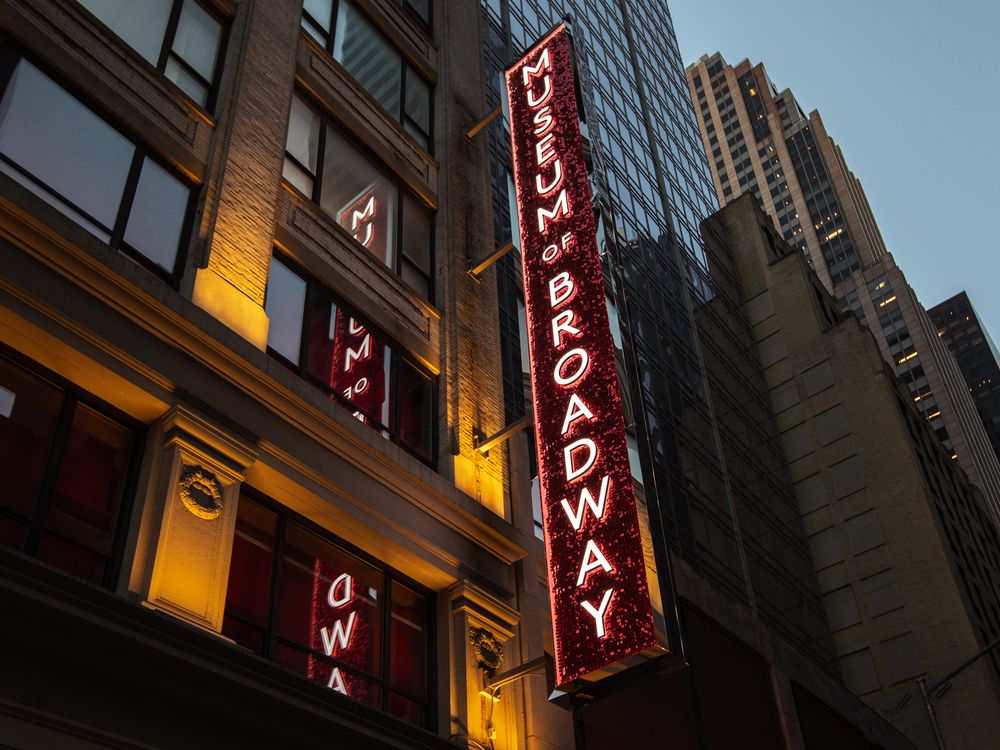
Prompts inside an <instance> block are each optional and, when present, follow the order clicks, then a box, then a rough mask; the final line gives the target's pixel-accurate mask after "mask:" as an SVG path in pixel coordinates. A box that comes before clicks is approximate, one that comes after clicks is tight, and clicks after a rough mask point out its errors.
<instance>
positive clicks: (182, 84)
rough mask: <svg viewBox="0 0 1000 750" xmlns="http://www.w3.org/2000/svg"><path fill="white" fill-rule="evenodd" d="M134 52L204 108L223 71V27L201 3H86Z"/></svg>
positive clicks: (117, 0) (152, 0)
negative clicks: (220, 64)
mask: <svg viewBox="0 0 1000 750" xmlns="http://www.w3.org/2000/svg"><path fill="white" fill-rule="evenodd" d="M80 4H81V5H82V6H83V7H84V8H86V9H87V10H89V11H90V12H91V13H93V14H94V15H95V16H97V18H98V19H99V20H100V21H101V22H102V23H104V25H105V26H107V27H108V28H109V29H111V30H112V31H113V32H115V34H117V35H118V36H120V37H121V38H122V40H124V41H125V43H126V44H128V45H129V46H130V47H131V48H132V49H134V50H135V51H136V52H138V53H139V54H140V55H141V56H142V57H144V58H145V59H146V61H147V62H149V63H150V64H151V65H153V66H155V67H156V69H157V70H158V71H160V72H161V73H163V74H164V75H165V76H166V77H167V78H169V79H170V80H171V81H173V82H174V83H175V84H176V85H177V87H178V88H180V90H181V91H183V92H184V93H185V94H187V95H188V96H189V97H191V99H193V100H194V101H195V102H197V103H198V104H200V105H201V106H203V107H208V106H210V105H211V103H212V102H211V100H212V97H213V95H214V91H213V89H214V86H215V81H216V77H217V75H218V72H219V67H220V66H219V48H220V47H221V44H222V32H223V28H222V23H221V22H220V21H219V20H218V19H217V18H216V17H215V15H213V14H212V13H211V12H210V11H209V10H208V9H207V8H206V7H204V6H203V5H201V4H200V3H198V2H197V1H196V0H145V1H144V2H141V3H137V2H134V0H80Z"/></svg>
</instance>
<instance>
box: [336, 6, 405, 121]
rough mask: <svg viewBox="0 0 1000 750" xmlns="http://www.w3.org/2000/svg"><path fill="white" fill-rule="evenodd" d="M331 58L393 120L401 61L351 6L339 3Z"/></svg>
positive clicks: (397, 97) (397, 116) (397, 99)
mask: <svg viewBox="0 0 1000 750" xmlns="http://www.w3.org/2000/svg"><path fill="white" fill-rule="evenodd" d="M333 56H334V58H335V59H336V60H337V62H339V63H340V64H341V65H343V66H344V67H345V68H346V69H347V72H348V73H350V74H351V75H352V76H354V78H355V79H356V80H357V81H358V83H360V84H361V85H362V87H364V89H365V91H367V92H368V93H369V94H371V95H372V96H373V97H374V98H375V101H377V102H378V103H379V104H381V105H382V106H383V107H384V108H385V109H386V111H388V112H389V114H390V115H392V116H393V117H394V118H396V119H397V120H398V119H399V87H400V75H401V73H402V68H401V65H402V59H401V58H400V56H399V53H398V52H396V50H395V49H393V47H392V45H390V44H389V42H387V41H386V40H385V38H384V37H383V36H382V35H381V34H379V33H378V32H377V31H376V30H375V29H374V28H373V27H372V25H371V24H370V23H369V22H368V21H367V20H366V19H365V17H364V16H363V15H361V13H360V12H359V11H358V10H357V9H356V8H355V7H354V5H353V4H352V3H349V2H342V3H341V5H340V14H339V17H338V19H337V33H336V35H335V37H334V41H333Z"/></svg>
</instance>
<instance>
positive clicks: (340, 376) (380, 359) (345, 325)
mask: <svg viewBox="0 0 1000 750" xmlns="http://www.w3.org/2000/svg"><path fill="white" fill-rule="evenodd" d="M332 333H333V364H332V366H331V368H330V381H331V382H330V387H331V388H333V389H334V390H335V391H337V392H338V393H340V394H341V395H342V396H344V398H346V399H347V400H348V401H350V402H351V403H352V404H354V406H356V407H357V409H358V411H356V412H355V413H354V416H355V417H357V418H358V419H359V420H361V421H362V422H364V423H365V424H367V425H369V426H371V427H377V425H375V424H373V423H372V419H379V418H381V416H382V405H383V403H384V402H385V385H386V383H385V345H384V344H382V343H380V342H379V341H378V339H376V338H375V337H374V336H372V334H371V332H370V331H369V330H368V329H367V328H366V327H365V326H363V325H362V324H361V323H359V322H358V321H357V320H355V319H354V318H352V317H351V316H350V315H348V314H345V313H344V312H343V310H341V309H340V308H337V314H336V316H335V319H334V321H333V332H332ZM366 415H367V416H366Z"/></svg>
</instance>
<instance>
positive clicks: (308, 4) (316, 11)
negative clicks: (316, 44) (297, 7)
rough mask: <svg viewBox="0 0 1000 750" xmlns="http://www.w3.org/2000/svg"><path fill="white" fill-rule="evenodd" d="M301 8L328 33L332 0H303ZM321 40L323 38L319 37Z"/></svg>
mask: <svg viewBox="0 0 1000 750" xmlns="http://www.w3.org/2000/svg"><path fill="white" fill-rule="evenodd" d="M302 10H304V11H305V12H306V13H308V14H309V15H310V16H312V18H313V20H314V21H316V23H318V24H319V26H320V28H321V29H323V30H324V31H325V32H326V33H327V34H329V33H330V19H331V17H332V14H333V0H305V2H303V3H302ZM320 41H321V42H322V41H323V39H322V38H320Z"/></svg>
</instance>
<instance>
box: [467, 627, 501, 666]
mask: <svg viewBox="0 0 1000 750" xmlns="http://www.w3.org/2000/svg"><path fill="white" fill-rule="evenodd" d="M469 638H470V639H471V640H472V654H473V656H475V657H476V662H477V663H478V664H479V666H480V667H482V668H483V670H484V671H485V672H486V674H488V675H489V676H491V677H492V676H493V675H494V674H496V671H497V669H499V668H500V663H501V662H502V661H503V646H502V645H501V644H500V641H498V640H497V639H496V637H495V636H494V635H493V633H491V632H490V631H488V630H487V629H486V628H472V630H470V631H469Z"/></svg>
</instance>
